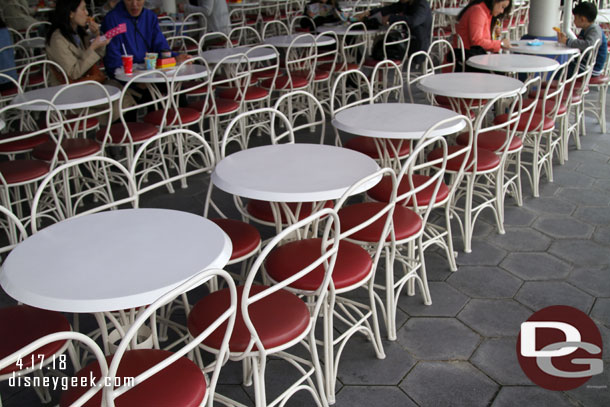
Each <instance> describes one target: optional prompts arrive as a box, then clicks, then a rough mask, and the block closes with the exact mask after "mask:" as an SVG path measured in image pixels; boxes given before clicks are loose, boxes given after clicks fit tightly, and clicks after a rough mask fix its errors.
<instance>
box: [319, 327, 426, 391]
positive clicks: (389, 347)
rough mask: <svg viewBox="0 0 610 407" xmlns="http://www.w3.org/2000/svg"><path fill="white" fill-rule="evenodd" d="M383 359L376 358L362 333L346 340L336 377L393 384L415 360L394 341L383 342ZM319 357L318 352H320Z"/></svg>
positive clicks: (361, 382) (352, 381)
mask: <svg viewBox="0 0 610 407" xmlns="http://www.w3.org/2000/svg"><path fill="white" fill-rule="evenodd" d="M383 346H384V351H385V354H386V358H385V359H377V357H376V356H375V352H374V351H373V346H372V345H371V343H370V342H368V341H367V340H366V339H365V338H364V337H363V336H362V335H360V336H354V337H352V338H351V339H350V341H349V342H348V343H347V345H346V347H345V350H344V351H343V354H342V355H341V360H340V362H339V373H338V378H339V380H340V381H341V383H343V384H345V385H389V384H391V385H396V384H398V383H400V381H401V380H402V379H403V377H405V375H406V374H407V372H409V370H411V368H412V367H413V366H415V363H416V362H417V361H416V360H415V359H414V358H413V357H412V356H411V355H409V353H407V352H405V351H404V349H403V348H402V347H401V346H400V345H399V344H398V343H397V342H390V341H384V343H383ZM320 357H321V358H322V354H320Z"/></svg>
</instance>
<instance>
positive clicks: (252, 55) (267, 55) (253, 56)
mask: <svg viewBox="0 0 610 407" xmlns="http://www.w3.org/2000/svg"><path fill="white" fill-rule="evenodd" d="M250 49H252V47H251V46H248V45H245V46H241V47H235V48H216V49H210V50H208V51H203V52H200V53H199V56H200V57H201V58H203V59H205V60H206V62H207V63H208V64H217V63H219V62H220V61H222V60H223V59H224V58H226V57H228V56H231V55H237V54H245V53H246V52H248V51H249V50H250ZM275 56H277V53H276V52H275V51H274V50H272V49H271V48H258V49H256V50H254V51H251V52H249V53H248V60H249V61H250V62H259V61H266V60H269V59H272V58H274V57H275ZM228 61H229V62H232V60H228ZM234 62H239V59H237V58H236V59H235V61H234Z"/></svg>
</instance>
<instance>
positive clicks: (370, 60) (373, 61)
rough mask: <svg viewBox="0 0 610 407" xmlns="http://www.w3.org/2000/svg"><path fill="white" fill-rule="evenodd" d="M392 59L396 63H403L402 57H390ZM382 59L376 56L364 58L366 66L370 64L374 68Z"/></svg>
mask: <svg viewBox="0 0 610 407" xmlns="http://www.w3.org/2000/svg"><path fill="white" fill-rule="evenodd" d="M390 61H392V62H394V63H395V64H396V65H399V66H400V64H402V61H401V60H400V59H390ZM380 62H381V60H379V59H375V58H366V59H365V60H364V66H368V67H369V68H374V67H375V65H377V64H378V63H380Z"/></svg>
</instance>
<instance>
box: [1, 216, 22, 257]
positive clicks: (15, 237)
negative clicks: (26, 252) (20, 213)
mask: <svg viewBox="0 0 610 407" xmlns="http://www.w3.org/2000/svg"><path fill="white" fill-rule="evenodd" d="M0 216H2V219H0V227H1V228H2V230H3V231H4V232H5V235H6V238H5V240H6V245H4V246H2V247H0V254H4V253H8V252H10V251H11V250H13V247H15V246H16V245H17V243H19V242H21V241H23V240H24V239H25V238H26V237H28V232H27V231H26V230H25V227H24V226H23V223H21V221H20V220H19V218H18V217H17V216H16V215H15V214H14V213H13V212H11V211H10V210H9V209H8V208H5V207H4V206H2V205H0Z"/></svg>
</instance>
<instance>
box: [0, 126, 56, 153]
mask: <svg viewBox="0 0 610 407" xmlns="http://www.w3.org/2000/svg"><path fill="white" fill-rule="evenodd" d="M25 134H28V132H27V131H12V132H8V133H4V134H2V135H0V139H8V138H13V137H18V136H23V135H25ZM48 140H49V136H48V135H47V134H38V135H36V136H32V137H28V138H24V139H21V140H17V141H11V142H9V143H2V144H0V152H2V153H15V152H22V151H29V150H31V149H33V148H34V147H36V146H39V145H40V144H42V143H44V142H46V141H48Z"/></svg>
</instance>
